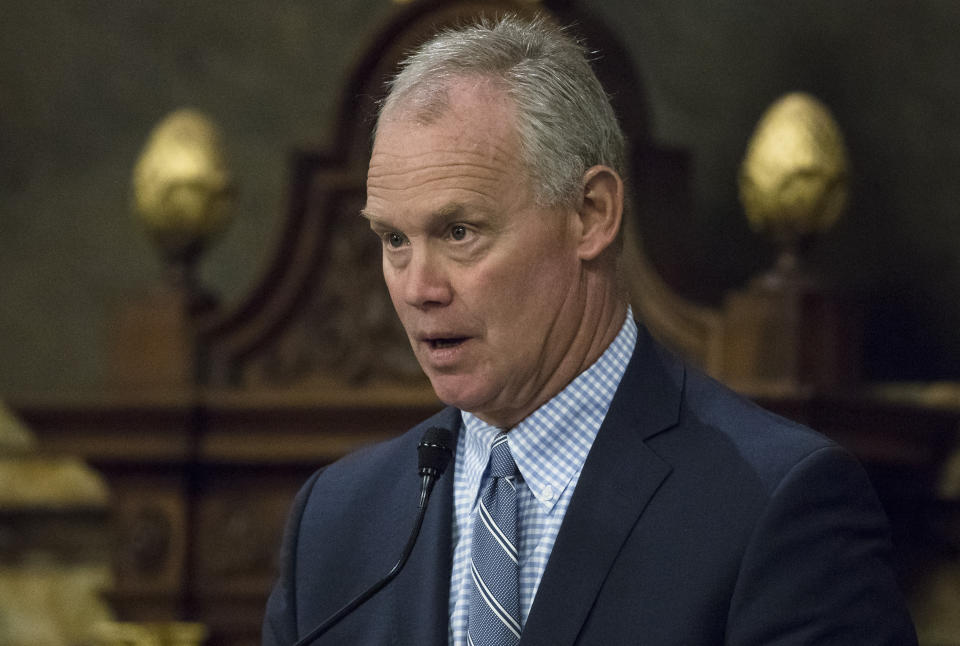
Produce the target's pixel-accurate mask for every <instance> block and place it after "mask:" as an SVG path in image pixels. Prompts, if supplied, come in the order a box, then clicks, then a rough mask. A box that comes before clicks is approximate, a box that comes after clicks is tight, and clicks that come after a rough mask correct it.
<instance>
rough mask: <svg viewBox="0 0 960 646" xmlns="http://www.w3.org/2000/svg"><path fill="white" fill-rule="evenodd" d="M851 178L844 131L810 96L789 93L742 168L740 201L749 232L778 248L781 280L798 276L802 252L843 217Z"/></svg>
mask: <svg viewBox="0 0 960 646" xmlns="http://www.w3.org/2000/svg"><path fill="white" fill-rule="evenodd" d="M848 173H849V163H848V161H847V151H846V146H845V145H844V141H843V135H842V134H841V132H840V128H839V127H838V126H837V124H836V122H835V121H834V119H833V116H832V115H831V114H830V111H829V110H828V109H827V107H826V106H824V105H823V104H822V103H821V102H820V101H818V100H817V99H815V98H814V97H812V96H811V95H809V94H805V93H802V92H794V93H791V94H787V95H785V96H783V97H781V98H780V99H778V100H777V101H776V102H774V103H773V105H771V106H770V107H769V108H768V109H767V111H766V113H764V115H763V117H762V118H761V119H760V122H759V123H758V124H757V127H756V130H755V131H754V133H753V136H752V137H751V139H750V142H749V144H748V145H747V152H746V155H745V157H744V160H743V164H742V166H741V167H740V177H739V184H740V201H741V202H742V204H743V208H744V211H745V212H746V215H747V219H748V220H749V222H750V225H751V227H752V228H753V229H754V230H756V231H759V232H762V233H765V234H767V235H769V236H770V237H772V238H773V240H774V241H775V242H776V243H777V244H778V246H779V247H780V250H781V251H780V258H779V259H778V261H777V267H776V269H775V270H774V274H777V275H779V277H780V278H781V279H782V278H787V274H793V275H796V274H798V273H799V272H800V270H799V266H798V265H799V259H798V256H797V253H798V247H800V246H801V244H802V243H803V242H805V241H806V240H808V239H809V238H811V237H812V236H814V235H816V234H819V233H822V232H824V231H826V230H827V229H829V228H830V227H831V226H832V225H833V224H834V223H835V222H836V221H837V220H838V219H839V218H840V216H841V215H842V214H843V211H844V209H845V208H846V205H847V199H848V194H849V179H848Z"/></svg>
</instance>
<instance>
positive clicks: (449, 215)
mask: <svg viewBox="0 0 960 646" xmlns="http://www.w3.org/2000/svg"><path fill="white" fill-rule="evenodd" d="M466 210H467V209H466V206H465V205H463V204H460V203H459V202H454V203H451V204H445V205H443V206H441V207H440V208H439V209H437V210H436V211H433V212H432V213H431V214H430V216H429V219H428V222H429V224H430V225H432V226H437V225H443V224H449V223H450V222H453V221H456V220H459V219H460V218H462V217H463V215H464V213H465V212H466ZM360 217H362V218H365V219H367V220H369V221H370V223H371V224H376V225H379V226H387V227H389V226H390V224H389V223H387V222H384V221H383V220H382V219H381V218H379V217H377V216H376V215H374V214H373V213H371V212H370V211H368V210H367V209H366V207H364V208H362V209H360Z"/></svg>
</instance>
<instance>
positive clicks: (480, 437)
mask: <svg viewBox="0 0 960 646" xmlns="http://www.w3.org/2000/svg"><path fill="white" fill-rule="evenodd" d="M636 341H637V325H636V323H635V322H634V320H633V312H632V311H630V310H628V311H627V318H626V321H624V324H623V327H621V328H620V332H619V334H618V335H617V337H616V338H615V339H614V340H613V343H611V344H610V346H609V347H608V348H607V349H606V350H605V351H604V353H603V355H601V356H600V358H599V359H597V361H596V362H595V363H594V364H593V365H591V366H590V367H589V368H587V370H585V371H584V372H582V373H580V375H578V376H577V378H576V379H574V380H573V381H571V382H570V384H569V385H568V386H567V387H566V388H564V389H563V390H562V391H560V393H558V394H557V395H556V396H555V397H554V398H553V399H551V400H550V401H548V402H547V403H546V404H544V405H543V406H541V407H540V408H538V409H537V410H535V411H534V412H533V413H532V414H531V415H530V416H529V417H527V418H526V419H524V420H523V421H522V422H520V423H519V424H517V425H516V426H515V427H514V428H512V429H511V430H510V435H509V440H508V442H509V444H510V453H511V454H512V455H513V459H514V461H515V462H516V463H517V467H518V468H519V470H520V474H521V476H522V477H523V483H522V485H521V487H520V489H519V491H518V496H519V501H518V502H519V513H520V526H519V528H518V531H519V536H518V539H519V542H520V546H519V548H520V617H521V623H525V622H526V620H527V615H528V614H529V612H530V607H531V606H532V605H533V598H534V596H535V595H536V593H537V587H538V586H539V585H540V578H541V577H542V576H543V571H544V569H546V567H547V559H549V558H550V552H551V551H552V550H553V544H554V541H556V538H557V532H558V531H559V530H560V523H561V521H563V516H564V514H565V513H566V511H567V507H568V506H569V504H570V498H571V496H573V490H574V487H576V485H577V480H578V479H579V478H580V471H581V469H582V468H583V463H584V462H585V461H586V459H587V453H588V452H589V451H590V447H591V446H593V440H594V438H596V436H597V431H599V430H600V424H601V423H602V422H603V418H604V417H605V416H606V414H607V410H608V409H609V408H610V402H611V401H612V400H613V394H614V392H615V391H616V389H617V386H618V385H619V384H620V380H621V379H622V378H623V373H624V372H626V369H627V363H628V362H629V361H630V356H631V355H632V354H633V348H634V346H635V345H636ZM499 432H500V429H498V428H495V427H493V426H490V425H489V424H487V423H486V422H483V421H482V420H480V419H478V418H476V417H474V416H473V415H471V414H470V413H467V412H464V413H463V425H462V426H461V428H460V441H459V442H457V455H456V458H455V462H454V472H453V512H454V513H453V546H454V547H453V573H452V577H451V580H450V644H451V646H465V645H466V643H467V618H468V617H469V614H470V576H469V572H470V544H471V541H472V538H473V519H474V511H475V510H476V506H477V502H478V500H479V492H480V484H481V480H482V478H483V474H484V471H485V469H486V466H487V460H488V459H489V456H490V447H491V445H492V444H493V438H494V437H496V435H497V433H499Z"/></svg>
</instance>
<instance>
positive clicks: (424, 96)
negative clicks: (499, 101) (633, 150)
mask: <svg viewBox="0 0 960 646" xmlns="http://www.w3.org/2000/svg"><path fill="white" fill-rule="evenodd" d="M472 76H476V77H480V78H485V79H491V80H493V81H495V82H498V83H501V84H502V86H503V87H504V89H505V92H506V94H507V96H509V97H510V98H511V100H512V101H513V102H514V105H515V107H516V114H517V131H518V136H519V140H520V150H521V155H522V158H523V160H524V162H525V164H526V167H527V171H528V172H529V173H530V176H531V180H532V182H533V186H534V193H535V197H536V199H537V201H538V202H539V203H540V204H541V205H543V206H558V205H572V204H575V203H576V202H577V200H578V199H580V198H581V197H582V190H583V186H582V181H583V176H584V173H586V171H587V169H588V168H590V167H591V166H595V165H598V164H602V165H606V166H609V167H611V168H613V169H614V170H615V171H617V172H618V173H619V174H620V175H621V177H622V176H624V167H623V166H624V147H625V144H624V137H623V132H622V131H621V130H620V125H619V123H617V118H616V115H615V114H614V112H613V108H612V107H611V105H610V100H609V98H608V97H607V94H606V93H605V92H604V90H603V87H602V86H601V85H600V81H599V80H598V79H597V77H596V75H595V74H594V72H593V70H592V69H591V67H590V64H589V62H588V61H587V56H586V52H585V50H584V48H583V46H582V45H581V44H580V43H579V42H578V41H577V40H575V39H574V38H572V37H571V36H569V35H568V34H567V33H566V32H565V31H564V30H563V29H561V28H560V27H557V26H555V25H553V24H552V23H551V22H549V21H547V20H546V19H544V18H542V17H538V18H534V19H532V20H527V19H522V18H519V17H517V16H514V15H508V16H505V17H503V18H499V19H496V20H488V19H479V20H478V21H477V22H475V23H473V24H470V25H468V26H466V27H461V28H456V29H451V30H447V31H444V32H442V33H440V34H438V35H437V36H435V37H434V38H433V39H431V40H430V41H428V42H427V43H425V44H424V45H422V46H421V47H420V48H419V49H417V50H416V51H415V52H414V53H413V54H411V55H410V56H409V57H407V58H406V60H404V62H403V63H402V66H401V70H400V72H399V74H397V76H396V77H395V78H394V79H393V81H392V82H391V84H390V90H389V93H388V95H387V97H386V99H384V101H383V104H382V106H381V110H380V117H381V118H382V117H383V115H384V114H385V113H387V112H388V111H390V110H391V109H393V108H395V107H400V106H403V107H412V108H413V109H414V110H416V111H417V113H418V116H420V117H421V118H424V119H427V120H432V119H434V118H437V117H439V116H440V115H441V114H442V113H443V111H444V110H445V109H446V107H447V92H446V90H447V87H448V86H449V84H450V83H451V82H452V81H454V80H456V79H462V78H464V77H472Z"/></svg>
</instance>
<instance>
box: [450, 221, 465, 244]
mask: <svg viewBox="0 0 960 646" xmlns="http://www.w3.org/2000/svg"><path fill="white" fill-rule="evenodd" d="M450 237H451V238H453V239H454V240H463V239H464V238H466V237H467V227H465V226H463V225H462V224H455V225H453V226H452V227H451V228H450Z"/></svg>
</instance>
